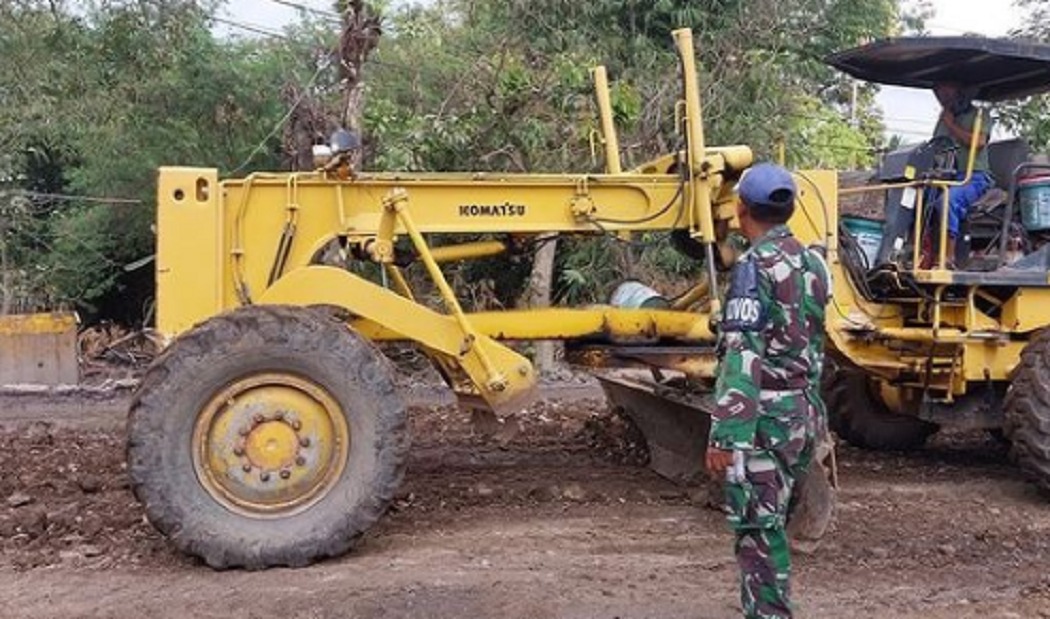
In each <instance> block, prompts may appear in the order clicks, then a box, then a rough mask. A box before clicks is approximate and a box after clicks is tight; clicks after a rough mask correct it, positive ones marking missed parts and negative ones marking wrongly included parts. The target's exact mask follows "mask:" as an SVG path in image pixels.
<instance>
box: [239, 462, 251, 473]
mask: <svg viewBox="0 0 1050 619" xmlns="http://www.w3.org/2000/svg"><path fill="white" fill-rule="evenodd" d="M241 470H242V471H244V472H245V473H251V472H252V465H250V464H248V463H245V464H244V465H243V466H242V467H241Z"/></svg>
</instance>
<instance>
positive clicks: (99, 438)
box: [0, 389, 1050, 619]
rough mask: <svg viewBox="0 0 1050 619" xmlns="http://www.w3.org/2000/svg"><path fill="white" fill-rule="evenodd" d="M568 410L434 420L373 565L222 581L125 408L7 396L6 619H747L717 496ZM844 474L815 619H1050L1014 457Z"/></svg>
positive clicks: (967, 456) (808, 613)
mask: <svg viewBox="0 0 1050 619" xmlns="http://www.w3.org/2000/svg"><path fill="white" fill-rule="evenodd" d="M553 394H554V398H553V399H548V400H546V401H544V402H541V403H540V404H537V405H536V406H534V407H533V408H532V409H531V410H530V412H529V415H528V416H527V417H525V418H524V419H523V422H522V429H521V431H520V432H519V433H517V435H515V436H510V435H509V434H506V433H504V434H502V435H501V436H499V437H497V438H485V437H482V436H479V435H478V434H477V433H476V431H475V428H474V426H473V425H472V424H471V423H470V419H469V418H468V417H466V416H464V415H463V414H461V413H460V412H458V411H457V410H456V409H454V408H453V407H451V406H448V405H439V404H438V403H437V402H431V403H430V404H427V403H425V402H424V403H423V404H422V405H417V406H416V407H415V408H414V409H413V421H414V423H413V428H414V431H415V438H414V446H415V449H414V450H413V454H412V457H411V462H410V468H409V473H408V476H407V481H406V484H405V487H404V491H403V492H402V494H401V497H400V498H399V500H398V501H397V504H396V506H395V509H394V510H393V512H392V513H391V514H389V515H388V517H387V518H385V519H384V520H383V521H382V523H381V524H380V525H379V526H378V527H377V528H376V529H375V530H374V531H373V532H372V533H371V534H370V535H368V536H367V538H366V539H365V541H364V543H363V544H362V545H361V546H360V548H358V549H357V551H355V552H354V553H352V554H351V555H350V556H347V557H345V558H342V559H339V560H333V561H329V562H326V563H323V564H321V565H317V566H315V567H312V568H309V569H303V570H271V571H268V572H262V573H246V572H240V571H230V572H222V573H218V572H213V571H211V570H210V569H208V568H206V567H203V566H201V565H199V564H197V563H196V562H195V561H193V560H191V559H187V558H184V557H182V556H179V555H178V554H176V553H175V552H174V551H172V550H171V549H170V548H169V547H168V546H167V544H166V543H165V542H164V540H163V539H161V538H160V537H159V536H158V535H157V534H156V533H154V532H153V530H152V529H151V528H150V527H149V525H148V524H146V523H145V522H144V521H143V516H142V511H141V510H140V508H139V507H138V505H137V504H136V503H135V500H134V498H133V497H132V495H131V493H130V491H129V490H128V485H127V480H126V479H125V475H124V470H123V463H122V452H123V437H122V430H121V428H120V424H119V415H120V410H121V407H122V401H121V400H120V398H119V397H117V398H116V399H114V400H111V401H106V400H105V399H104V398H100V399H97V400H96V401H94V402H92V401H88V402H83V401H80V400H82V399H83V398H77V397H70V399H69V402H75V403H76V404H75V408H76V410H68V409H64V408H63V405H61V403H59V404H53V405H51V408H50V409H48V407H47V406H44V407H42V408H41V410H40V411H36V412H35V413H33V414H30V413H26V412H24V411H28V410H29V408H26V406H25V403H26V402H29V401H30V400H19V402H21V404H19V405H17V406H16V405H15V404H12V403H11V401H10V400H2V399H0V404H3V405H4V406H3V407H2V408H3V410H2V411H0V426H2V427H3V428H4V429H3V430H0V617H63V618H64V617H115V618H131V617H135V618H138V617H150V618H151V619H156V618H163V617H223V618H226V617H243V618H253V617H282V618H298V617H302V618H327V617H333V618H334V617H383V618H393V617H406V618H420V619H421V618H430V617H449V618H452V617H456V618H461V617H462V618H466V617H478V618H487V617H493V618H495V617H512V618H513V617H530V618H531V617H537V618H539V617H567V618H581V619H582V618H591V617H593V618H605V619H613V618H615V617H620V618H624V619H626V618H662V617H667V618H678V617H681V618H690V619H699V618H712V619H713V618H725V617H733V616H736V613H737V612H738V611H737V603H736V589H735V579H736V572H735V565H734V563H733V562H732V558H731V555H730V540H729V537H728V534H727V530H726V527H725V525H724V522H723V518H722V516H721V515H720V514H719V513H718V512H716V511H714V510H713V509H711V508H710V507H709V503H710V502H711V494H710V492H709V489H708V488H706V487H699V486H698V487H693V488H682V487H678V486H675V485H673V484H671V483H669V482H666V481H664V480H663V479H661V478H659V477H657V476H656V475H655V474H653V473H651V472H650V471H649V470H648V469H646V468H645V467H644V466H640V465H639V458H640V457H642V456H643V455H644V454H642V453H641V452H640V451H639V450H638V449H637V448H636V446H634V445H632V444H631V440H630V434H629V433H626V432H625V431H624V429H623V427H622V426H621V425H619V424H618V423H617V422H616V421H615V420H613V419H610V418H609V417H608V415H607V413H606V412H605V406H604V403H603V402H602V401H601V400H600V399H593V398H588V397H584V396H588V395H590V396H594V395H596V394H595V393H594V392H593V390H592V391H591V392H589V393H588V392H587V390H586V389H582V391H581V390H580V389H577V390H576V391H573V392H571V393H569V392H561V393H559V392H553ZM581 398H582V399H581ZM37 400H39V398H38V399H37ZM38 404H39V402H38ZM417 404H419V403H418V402H417ZM20 406H21V410H23V412H22V413H19V412H18V411H16V410H15V409H16V408H19V407H20ZM68 406H74V404H68ZM45 409H46V410H45ZM56 411H57V412H56ZM92 411H94V412H92ZM34 417H39V418H41V419H45V420H46V421H42V422H34V421H33V419H34ZM840 463H841V477H842V485H843V488H842V491H841V495H840V499H841V509H840V513H839V518H838V523H837V524H836V527H835V530H834V531H833V532H832V533H831V534H830V536H829V538H828V539H827V542H826V544H825V546H824V547H823V548H822V549H821V550H820V551H819V552H818V553H817V554H816V555H815V556H811V557H800V558H798V559H797V561H796V570H797V580H796V582H797V584H796V588H797V598H798V603H799V607H800V612H799V616H800V617H813V618H842V617H850V618H861V617H932V618H944V619H947V618H949V617H951V618H956V617H962V618H967V617H973V618H977V617H981V618H982V619H986V618H995V617H1001V618H1007V617H1026V618H1027V617H1050V500H1047V498H1046V497H1042V496H1040V495H1038V493H1036V492H1035V491H1034V490H1033V489H1032V488H1031V486H1029V485H1027V484H1026V483H1025V482H1023V481H1022V480H1021V479H1019V475H1018V473H1017V471H1016V470H1015V469H1014V468H1013V467H1012V466H1011V465H1010V463H1009V460H1008V458H1007V456H1006V452H1005V449H1004V448H1003V447H1002V446H1001V445H1000V444H999V443H997V442H996V441H995V440H994V439H991V438H987V437H986V436H985V435H983V434H979V433H978V434H963V435H951V436H941V437H937V438H935V439H934V441H933V442H932V443H931V445H930V447H929V448H928V449H927V450H925V451H924V452H921V453H918V454H911V455H903V454H870V453H864V452H859V451H856V450H852V449H848V448H847V449H843V450H842V451H841V454H840Z"/></svg>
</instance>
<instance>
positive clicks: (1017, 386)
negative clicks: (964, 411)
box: [1003, 329, 1050, 492]
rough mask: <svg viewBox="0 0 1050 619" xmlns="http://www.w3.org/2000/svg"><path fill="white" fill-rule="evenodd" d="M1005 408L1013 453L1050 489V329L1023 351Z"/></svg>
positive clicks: (1007, 433) (1026, 468)
mask: <svg viewBox="0 0 1050 619" xmlns="http://www.w3.org/2000/svg"><path fill="white" fill-rule="evenodd" d="M1003 412H1004V414H1005V423H1004V427H1003V429H1004V433H1005V435H1006V437H1007V438H1008V439H1009V440H1010V454H1011V456H1012V457H1013V459H1014V460H1015V461H1016V462H1017V464H1018V465H1019V466H1020V467H1021V469H1022V470H1023V471H1024V472H1025V474H1027V475H1028V476H1029V477H1031V478H1032V480H1033V481H1035V482H1036V483H1037V484H1038V485H1039V486H1040V488H1042V489H1043V490H1044V491H1047V492H1050V329H1047V330H1043V331H1040V332H1039V333H1038V334H1037V335H1036V336H1035V337H1034V338H1033V339H1032V340H1031V341H1030V342H1029V343H1028V345H1027V346H1025V348H1024V351H1022V353H1021V362H1020V363H1019V364H1018V365H1017V367H1016V368H1015V369H1014V371H1013V374H1012V375H1011V377H1010V388H1009V389H1008V390H1007V391H1006V398H1005V399H1004V401H1003Z"/></svg>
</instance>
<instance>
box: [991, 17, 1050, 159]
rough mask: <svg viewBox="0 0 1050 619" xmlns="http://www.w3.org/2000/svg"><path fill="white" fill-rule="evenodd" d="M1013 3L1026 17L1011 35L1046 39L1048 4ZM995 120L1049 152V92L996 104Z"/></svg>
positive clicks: (1049, 33) (1048, 37) (1048, 33)
mask: <svg viewBox="0 0 1050 619" xmlns="http://www.w3.org/2000/svg"><path fill="white" fill-rule="evenodd" d="M1015 4H1016V5H1017V6H1018V7H1019V8H1021V9H1023V10H1025V12H1026V13H1027V19H1025V20H1024V21H1023V24H1024V25H1023V26H1021V28H1019V29H1018V30H1016V31H1014V32H1012V33H1011V34H1012V36H1014V37H1016V38H1020V39H1026V40H1032V41H1038V42H1041V43H1050V6H1047V4H1046V2H1043V1H1037V0H1016V1H1015ZM997 120H998V121H999V122H1000V123H1002V124H1003V126H1005V127H1006V128H1007V129H1009V130H1010V131H1013V132H1015V133H1017V134H1019V135H1022V136H1024V137H1025V139H1027V140H1028V142H1029V144H1031V145H1032V148H1033V149H1034V150H1036V151H1038V152H1042V153H1050V96H1048V95H1039V96H1035V97H1030V98H1028V99H1026V100H1024V101H1017V102H1008V103H1005V104H1002V105H1000V106H999V107H998V116H997Z"/></svg>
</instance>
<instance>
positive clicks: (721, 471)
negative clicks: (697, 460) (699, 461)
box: [704, 445, 733, 478]
mask: <svg viewBox="0 0 1050 619" xmlns="http://www.w3.org/2000/svg"><path fill="white" fill-rule="evenodd" d="M731 466H733V452H731V451H726V450H725V449H719V448H717V447H715V446H714V445H708V446H707V453H706V454H705V455H704V467H705V468H706V469H707V471H708V472H709V473H711V476H712V477H719V478H720V477H725V475H726V470H727V469H728V468H729V467H731Z"/></svg>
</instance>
